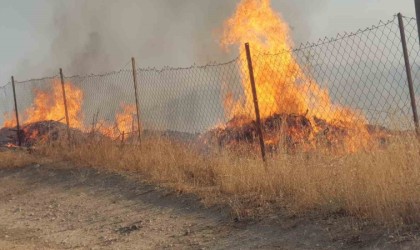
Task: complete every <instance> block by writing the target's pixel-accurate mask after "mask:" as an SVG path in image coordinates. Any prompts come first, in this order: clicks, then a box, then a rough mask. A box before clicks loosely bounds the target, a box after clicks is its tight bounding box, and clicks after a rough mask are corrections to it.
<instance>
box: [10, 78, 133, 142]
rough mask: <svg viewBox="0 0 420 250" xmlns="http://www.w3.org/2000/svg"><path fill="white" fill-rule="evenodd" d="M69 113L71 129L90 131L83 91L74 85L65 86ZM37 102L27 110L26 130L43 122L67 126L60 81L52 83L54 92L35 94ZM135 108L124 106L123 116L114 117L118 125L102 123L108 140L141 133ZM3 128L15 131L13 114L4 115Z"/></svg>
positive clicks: (120, 114) (35, 92) (25, 116)
mask: <svg viewBox="0 0 420 250" xmlns="http://www.w3.org/2000/svg"><path fill="white" fill-rule="evenodd" d="M65 91H66V101H67V109H68V115H69V122H70V127H71V128H77V129H80V130H83V131H87V130H88V129H89V128H88V127H85V126H84V123H83V112H82V103H83V91H82V90H81V89H80V88H78V87H77V86H75V85H73V84H72V83H71V82H66V83H65ZM34 94H35V98H34V102H33V104H32V106H31V107H29V108H28V109H26V110H25V112H24V120H23V122H22V124H23V126H24V125H27V124H30V123H34V122H40V121H49V120H53V121H59V122H61V123H66V120H65V108H64V101H63V92H62V86H61V83H60V81H58V80H56V81H53V84H52V90H50V91H41V90H38V89H35V90H34ZM136 114H137V112H136V106H135V105H132V104H121V107H120V112H119V113H117V114H116V115H115V123H114V124H110V123H107V122H103V121H101V122H99V126H98V131H99V132H100V133H101V134H103V135H105V136H108V137H111V138H117V137H119V136H120V135H121V134H122V133H125V134H127V133H131V132H134V131H136V130H138V126H137V122H135V119H136ZM4 117H5V122H4V123H3V127H14V126H16V121H15V119H14V117H13V116H12V115H11V114H8V113H6V114H5V115H4ZM37 135H38V134H37V131H29V132H28V135H27V137H29V138H36V137H37Z"/></svg>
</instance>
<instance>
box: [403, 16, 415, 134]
mask: <svg viewBox="0 0 420 250" xmlns="http://www.w3.org/2000/svg"><path fill="white" fill-rule="evenodd" d="M398 24H399V27H400V33H401V43H402V48H403V53H404V62H405V70H406V73H407V81H408V89H409V91H410V99H411V108H412V111H413V118H414V126H415V128H416V133H417V136H418V137H419V138H420V126H419V116H418V113H417V104H416V95H415V93H414V87H413V77H412V75H411V65H410V58H409V55H408V49H407V40H406V37H405V30H404V21H403V18H402V15H401V13H398Z"/></svg>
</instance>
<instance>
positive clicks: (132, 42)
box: [48, 0, 328, 75]
mask: <svg viewBox="0 0 420 250" xmlns="http://www.w3.org/2000/svg"><path fill="white" fill-rule="evenodd" d="M238 2H239V1H226V0H202V1H196V0H177V1H168V0H155V1H148V0H142V1H128V0H127V1H112V0H89V1H87V0H84V1H56V0H50V5H51V6H52V9H53V11H52V13H53V15H54V18H53V22H52V24H51V30H52V38H51V39H52V45H51V55H50V56H48V57H49V60H48V62H49V63H48V64H49V66H50V67H49V68H48V71H53V72H55V71H56V68H58V67H63V68H64V69H65V72H66V74H67V75H69V74H87V73H102V72H106V71H110V70H115V69H117V68H118V67H121V66H122V65H123V64H124V62H128V61H129V59H130V58H131V57H132V56H134V57H135V58H136V59H137V63H138V65H139V66H142V67H147V66H156V67H161V66H165V65H170V66H188V65H191V64H193V63H194V62H195V63H198V64H204V63H207V62H209V61H223V60H227V59H230V58H231V57H232V55H227V54H226V53H225V52H224V51H222V50H221V49H220V46H219V41H218V38H219V33H220V32H221V30H222V27H223V22H224V20H226V19H227V18H228V17H229V16H230V15H231V14H232V13H233V12H234V10H235V7H236V4H237V3H238ZM272 2H273V3H272V4H273V7H274V8H275V9H277V10H278V11H280V12H281V13H282V14H283V16H284V17H285V19H286V20H287V21H288V22H290V24H291V26H292V28H293V35H294V37H295V40H297V41H304V40H306V39H308V38H309V35H310V30H311V29H310V23H309V22H310V18H311V17H312V15H313V14H314V13H317V11H318V10H320V9H322V7H321V6H324V5H325V4H326V3H327V2H328V0H322V1H316V3H314V2H315V1H311V0H301V1H299V2H296V1H285V0H283V1H272ZM53 63H54V64H55V65H52V64H53Z"/></svg>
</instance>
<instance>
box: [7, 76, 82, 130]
mask: <svg viewBox="0 0 420 250" xmlns="http://www.w3.org/2000/svg"><path fill="white" fill-rule="evenodd" d="M52 87H53V88H52V90H51V91H41V90H37V89H35V90H34V94H35V98H34V103H33V104H32V106H31V107H29V108H28V109H26V110H25V113H24V120H23V122H22V124H23V125H25V124H29V123H34V122H39V121H48V120H54V121H60V122H62V123H65V108H64V101H63V92H62V87H61V83H60V81H58V80H54V81H53V84H52ZM65 90H66V97H67V98H66V99H67V109H68V114H69V120H70V126H71V127H73V128H82V127H83V123H82V118H83V117H82V112H81V105H82V101H83V92H82V90H81V89H79V88H77V87H76V86H74V85H73V84H71V83H70V82H67V83H65ZM5 118H6V121H5V122H4V124H3V126H4V127H13V126H16V121H15V119H14V118H11V115H9V114H6V115H5Z"/></svg>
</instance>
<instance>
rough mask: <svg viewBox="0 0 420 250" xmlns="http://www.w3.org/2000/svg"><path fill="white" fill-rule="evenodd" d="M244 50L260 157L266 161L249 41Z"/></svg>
mask: <svg viewBox="0 0 420 250" xmlns="http://www.w3.org/2000/svg"><path fill="white" fill-rule="evenodd" d="M245 50H246V59H247V61H248V71H249V80H250V82H251V89H252V96H253V98H254V108H255V116H256V120H257V121H256V122H257V133H258V137H259V140H260V148H261V157H262V159H263V161H264V162H265V161H266V157H265V144H264V138H263V133H262V129H261V117H260V108H259V106H258V96H257V88H256V87H255V78H254V68H253V66H252V58H251V50H250V49H249V43H245Z"/></svg>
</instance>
